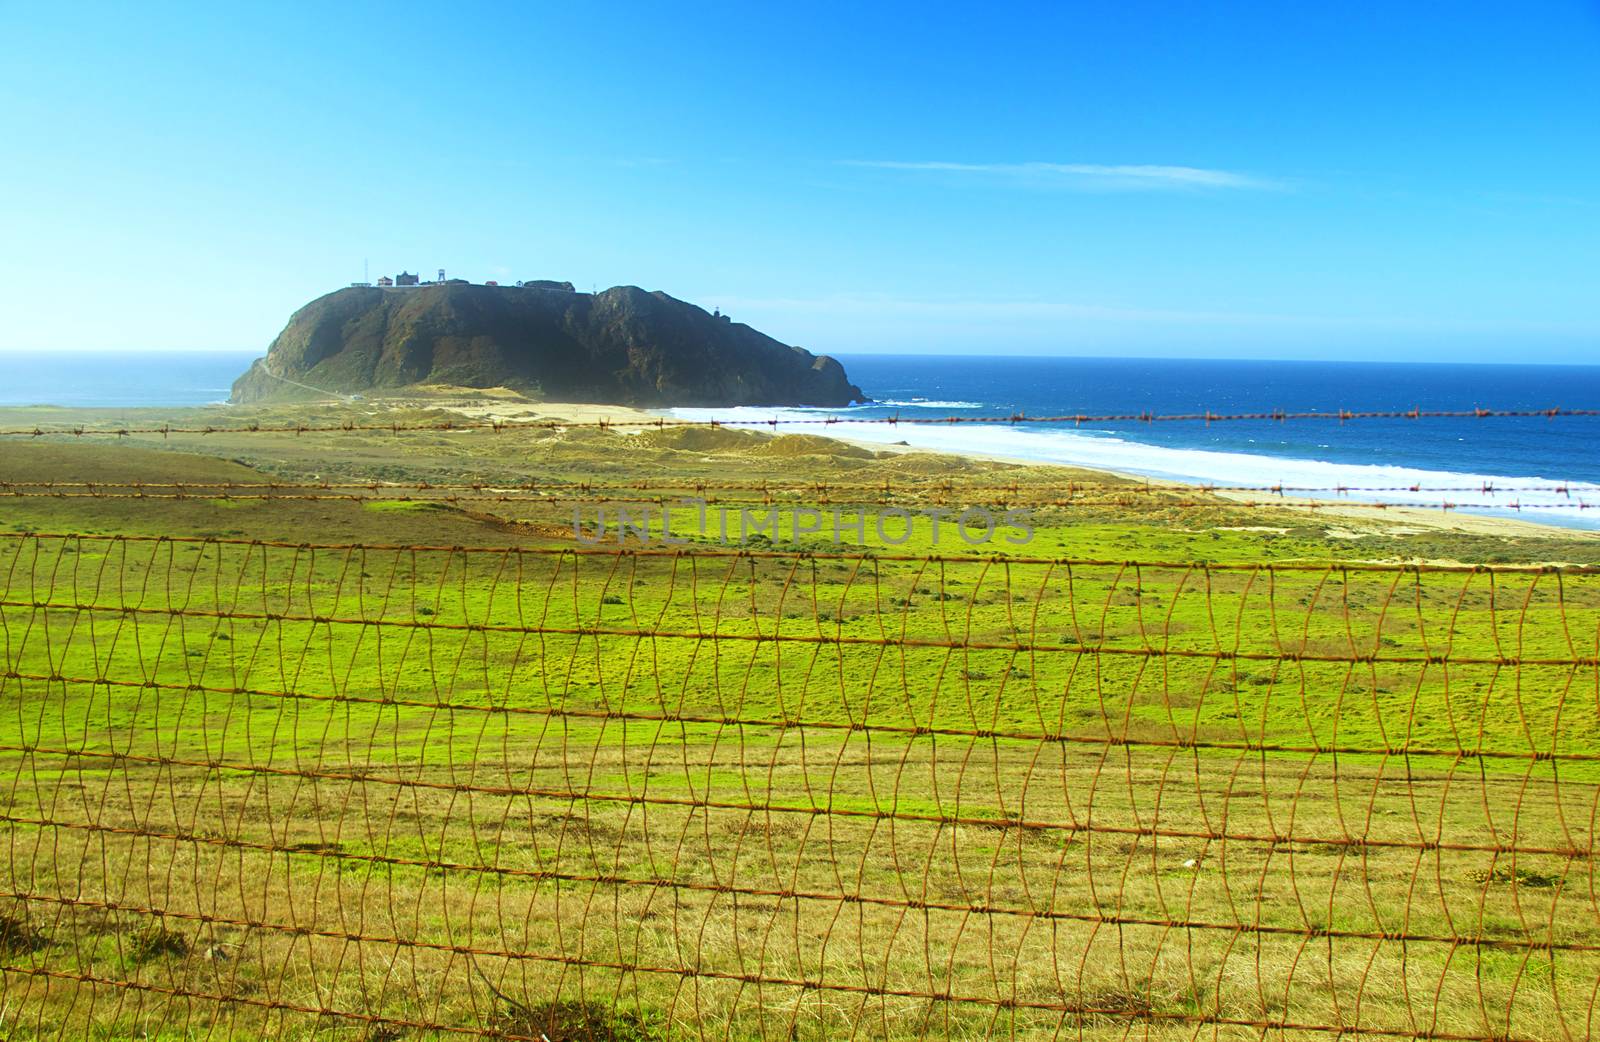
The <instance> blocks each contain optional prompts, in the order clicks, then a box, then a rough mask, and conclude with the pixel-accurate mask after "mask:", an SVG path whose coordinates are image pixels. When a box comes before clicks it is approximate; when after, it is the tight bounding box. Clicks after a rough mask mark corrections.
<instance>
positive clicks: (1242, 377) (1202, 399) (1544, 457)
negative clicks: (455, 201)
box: [0, 351, 1600, 527]
mask: <svg viewBox="0 0 1600 1042" xmlns="http://www.w3.org/2000/svg"><path fill="white" fill-rule="evenodd" d="M258 354H259V352H257V351H217V352H188V353H179V352H165V353H131V352H116V353H112V352H106V353H98V354H91V353H70V354H44V353H24V352H13V353H0V405H36V404H54V405H63V406H77V407H104V408H129V407H138V406H184V405H203V404H209V403H215V402H221V401H223V400H225V399H226V398H227V395H228V389H229V385H230V384H231V383H232V381H233V379H234V378H235V377H237V376H238V375H239V374H240V373H242V372H244V370H245V369H246V368H247V367H248V365H249V363H250V361H251V360H252V359H253V358H255V357H256V356H257V355H258ZM841 361H842V362H844V364H845V366H846V368H847V370H848V371H849V373H850V378H851V379H852V380H853V381H855V382H856V383H857V384H859V385H860V386H861V388H862V389H863V390H864V391H865V392H866V393H867V394H868V395H870V396H871V397H872V398H873V399H874V400H875V401H874V404H871V405H864V406H856V407H853V408H849V409H771V408H747V409H715V410H708V409H678V410H674V412H675V413H676V414H677V415H680V416H683V417H686V418H713V417H715V418H721V419H741V420H750V419H767V418H774V417H776V418H779V419H812V420H815V419H824V418H836V419H838V420H839V421H841V422H839V423H837V424H835V425H831V426H829V427H826V428H821V427H809V426H807V427H797V428H793V429H795V430H808V431H818V432H822V433H832V434H835V435H839V436H842V437H850V438H855V439H859V440H863V441H875V442H880V443H890V442H897V441H905V442H908V443H910V444H912V445H921V446H926V447H929V448H937V449H943V450H948V451H955V452H975V453H983V454H988V455H995V456H1006V457H1014V458H1019V459H1029V460H1039V461H1048V462H1056V463H1066V464H1076V465H1080V466H1086V467H1099V468H1105V469H1110V470H1116V471H1121V472H1124V473H1130V474H1139V475H1145V476H1148V477H1151V478H1157V479H1164V480H1176V481H1188V482H1195V483H1209V484H1217V485H1259V486H1273V485H1283V486H1286V487H1302V488H1317V489H1334V488H1339V487H1346V488H1350V489H1353V491H1350V492H1348V493H1343V494H1333V493H1325V494H1323V495H1321V496H1320V497H1319V498H1330V497H1332V498H1341V497H1342V498H1349V499H1360V500H1366V501H1382V502H1392V503H1415V504H1419V505H1427V506H1439V505H1441V504H1445V503H1448V504H1451V506H1452V508H1453V509H1460V510H1470V511H1476V512H1484V513H1492V514H1506V515H1515V516H1521V517H1525V518H1528V519H1530V520H1539V521H1544V522H1547V523H1556V524H1566V525H1575V526H1582V527H1600V419H1597V418H1587V417H1565V418H1559V419H1544V418H1530V419H1521V418H1490V419H1430V420H1355V421H1351V422H1348V423H1342V424H1341V423H1339V422H1337V421H1331V420H1297V421H1290V422H1285V423H1273V422H1270V421H1238V422H1233V421H1229V422H1221V423H1213V424H1210V425H1206V424H1204V423H1199V422H1184V423H1156V424H1145V423H1139V422H1136V421H1135V422H1123V423H1096V424H1092V425H1085V426H1074V425H1071V424H1060V425H1049V424H1031V423H1030V424H955V425H942V426H920V425H913V424H898V425H888V424H865V423H859V422H857V421H860V420H866V419H883V418H887V417H892V416H899V417H902V418H912V417H923V418H928V417H944V416H1012V415H1015V414H1018V413H1021V414H1024V415H1031V416H1047V415H1062V414H1080V413H1081V414H1105V413H1142V412H1150V413H1157V414H1172V413H1192V412H1205V411H1207V410H1209V411H1211V412H1213V413H1235V412H1271V411H1273V410H1276V409H1282V410H1285V411H1290V412H1299V411H1337V410H1339V409H1349V410H1359V411H1369V410H1370V411H1391V410H1395V411H1399V410H1407V409H1413V408H1420V409H1423V410H1430V409H1431V410H1461V409H1474V408H1487V409H1548V408H1553V407H1563V408H1570V409H1593V408H1600V366H1525V365H1455V364H1433V365H1420V364H1398V363H1395V364H1386V363H1365V362H1282V361H1218V360H1160V359H1116V358H1008V357H950V356H907V355H846V356H841ZM1415 485H1420V486H1423V487H1424V488H1425V489H1441V488H1448V489H1467V490H1477V489H1482V488H1483V486H1485V485H1489V486H1492V487H1493V489H1494V491H1493V492H1492V493H1487V494H1486V493H1483V492H1481V491H1450V492H1434V491H1425V492H1417V493H1412V492H1407V491H1393V490H1395V489H1400V490H1405V489H1409V488H1411V487H1412V486H1415ZM1550 486H1565V487H1566V489H1567V491H1565V492H1552V491H1548V490H1547V489H1548V488H1549V487H1550ZM1361 489H1380V490H1384V491H1373V492H1367V491H1359V490H1361ZM1590 507H1592V508H1593V509H1590Z"/></svg>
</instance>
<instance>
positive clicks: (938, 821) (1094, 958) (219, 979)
mask: <svg viewBox="0 0 1600 1042" xmlns="http://www.w3.org/2000/svg"><path fill="white" fill-rule="evenodd" d="M79 487H80V488H86V487H88V486H79ZM0 648H3V652H0V763H3V764H4V767H3V768H0V783H3V786H4V787H3V789H0V851H3V855H0V1023H3V1025H4V1034H5V1035H6V1037H8V1038H25V1039H44V1038H50V1039H62V1040H65V1039H77V1038H84V1037H132V1036H140V1037H151V1038H200V1037H216V1038H235V1037H237V1038H250V1037H274V1038H294V1039H298V1038H306V1039H309V1038H313V1037H315V1038H323V1037H343V1038H351V1039H371V1040H379V1039H382V1040H397V1039H400V1038H412V1037H416V1038H431V1037H447V1036H464V1037H477V1038H496V1039H517V1040H527V1042H542V1040H548V1042H564V1040H568V1039H626V1040H630V1042H632V1040H643V1039H656V1038H662V1039H665V1038H678V1037H684V1038H719V1039H729V1040H732V1039H746V1038H748V1039H785V1040H788V1039H797V1040H798V1039H823V1038H828V1039H832V1038H840V1037H852V1038H854V1037H860V1038H884V1039H900V1038H916V1037H939V1038H947V1037H1006V1038H1063V1037H1071V1038H1101V1037H1105V1038H1119V1039H1122V1038H1128V1037H1130V1036H1133V1035H1137V1036H1139V1037H1146V1038H1149V1037H1159V1038H1167V1037H1171V1038H1174V1039H1178V1038H1183V1039H1194V1038H1199V1037H1209V1038H1233V1037H1238V1038H1246V1037H1249V1038H1265V1037H1272V1038H1324V1037H1330V1036H1355V1037H1372V1038H1431V1039H1453V1040H1469V1039H1472V1040H1484V1042H1490V1040H1493V1042H1500V1040H1513V1039H1515V1040H1522V1039H1528V1040H1532V1039H1581V1038H1587V1037H1591V1036H1592V1035H1593V1034H1594V1032H1595V1029H1596V1027H1597V1021H1596V1017H1597V1011H1600V983H1597V982H1600V878H1597V872H1596V868H1595V855H1596V829H1597V826H1600V567H1593V566H1565V567H1560V566H1539V565H1528V566H1516V565H1496V566H1467V565H1448V564H1415V565H1395V564H1382V563H1375V562H1352V563H1339V564H1330V563H1311V562H1284V563H1281V564H1278V563H1265V562H1251V561H1238V562H1217V563H1198V562H1185V561H1115V560H1083V559H1073V558H1052V557H1047V556H1023V555H1020V554H1014V555H1009V556H1005V555H996V554H993V553H968V554H949V555H939V556H931V555H926V554H923V555H918V554H911V553H904V554H892V553H881V552H879V553H872V554H864V553H861V552H843V551H840V552H815V551H807V552H801V551H798V550H788V551H785V550H778V549H773V550H763V551H754V550H750V549H746V548H742V547H712V546H696V547H694V548H692V549H691V548H670V549H669V548H661V547H648V546H641V547H599V546H572V545H561V546H533V547H487V546H480V547H449V546H433V547H428V546H416V545H408V544H392V545H377V544H371V543H342V544H341V543H331V542H324V543H313V542H305V543H293V542H280V541H265V540H258V539H250V538H231V537H224V536H218V537H199V536H197V537H170V536H161V535H91V534H80V533H54V534H51V533H0Z"/></svg>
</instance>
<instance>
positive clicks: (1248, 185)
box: [839, 159, 1287, 191]
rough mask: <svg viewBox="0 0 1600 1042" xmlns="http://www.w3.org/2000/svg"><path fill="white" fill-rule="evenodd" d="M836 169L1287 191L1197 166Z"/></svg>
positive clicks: (886, 162)
mask: <svg viewBox="0 0 1600 1042" xmlns="http://www.w3.org/2000/svg"><path fill="white" fill-rule="evenodd" d="M839 165H840V166H855V167H869V168H872V169H877V170H909V171H920V172H924V173H946V174H973V175H978V176H988V177H999V178H1006V179H1008V180H1014V181H1026V182H1031V183H1034V184H1049V185H1057V186H1065V187H1070V188H1083V189H1123V190H1129V189H1131V190H1144V191H1161V190H1170V189H1177V188H1227V189H1254V190H1257V191H1262V190H1282V189H1284V188H1286V187H1287V185H1286V184H1285V183H1284V182H1282V181H1279V180H1276V179H1274V178H1269V177H1257V176H1255V175H1253V174H1241V173H1236V172H1234V171H1232V170H1210V169H1207V168H1205V167H1198V166H1166V165H1155V164H1123V165H1107V164H1101V163H949V162H905V161H901V160H892V159H841V160H839Z"/></svg>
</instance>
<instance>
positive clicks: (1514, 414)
mask: <svg viewBox="0 0 1600 1042" xmlns="http://www.w3.org/2000/svg"><path fill="white" fill-rule="evenodd" d="M1597 416H1600V409H1563V408H1549V409H1483V408H1475V409H1420V408H1419V409H1398V410H1351V409H1338V410H1334V411H1331V412H1328V411H1298V412H1289V411H1286V410H1276V409H1275V410H1270V411H1267V412H1233V413H1225V412H1211V411H1209V410H1208V411H1205V412H1195V413H1150V412H1138V413H1101V414H1089V413H1067V414H1062V415H1056V416H1026V415H1023V414H1021V413H1014V414H1011V415H1006V416H940V417H931V416H929V417H911V416H878V417H860V418H858V417H840V416H818V417H809V416H790V417H780V416H773V417H769V418H767V419H722V420H691V419H677V418H673V417H667V416H654V417H650V418H649V419H643V418H638V419H617V420H610V419H601V420H577V421H572V420H560V419H546V420H507V419H492V420H472V419H458V420H435V421H432V422H404V423H402V422H398V421H396V422H391V423H361V422H357V421H355V420H341V421H339V422H337V423H321V424H318V423H242V424H232V425H230V424H201V425H199V426H184V425H182V424H170V423H162V424H153V425H146V426H136V425H117V424H107V425H106V426H100V427H95V426H89V425H75V426H71V427H42V426H36V427H13V428H7V429H0V437H21V438H39V437H45V436H49V435H69V436H77V437H86V436H90V435H116V436H127V435H134V434H142V435H150V434H159V435H163V436H165V435H172V434H201V435H205V434H317V433H337V432H356V431H365V432H375V433H376V432H391V433H401V432H415V431H435V432H439V431H489V432H494V433H500V432H504V431H518V430H564V429H569V428H583V427H592V428H599V429H609V430H619V429H629V430H632V429H649V428H656V429H665V428H669V427H734V428H743V427H765V428H769V429H772V430H776V429H778V428H780V427H797V426H798V427H809V426H823V427H831V426H836V425H838V424H841V423H849V424H860V423H864V424H873V425H888V426H891V427H892V426H900V425H905V426H918V427H923V426H948V425H956V424H987V425H1001V426H1007V425H1013V424H1027V423H1046V424H1054V425H1058V426H1059V425H1063V424H1071V425H1073V426H1082V425H1083V424H1086V423H1145V424H1155V423H1204V424H1212V423H1239V422H1272V423H1286V422H1290V421H1324V422H1328V421H1331V422H1336V423H1350V422H1353V421H1356V420H1446V419H1478V420H1489V419H1549V420H1554V419H1573V418H1581V417H1589V418H1593V417H1597Z"/></svg>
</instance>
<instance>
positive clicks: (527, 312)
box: [230, 283, 865, 406]
mask: <svg viewBox="0 0 1600 1042" xmlns="http://www.w3.org/2000/svg"><path fill="white" fill-rule="evenodd" d="M553 285H558V284H548V283H547V284H534V285H526V286H515V287H513V286H473V285H464V284H445V285H435V286H422V287H418V288H415V289H379V288H373V287H361V286H356V287H350V288H348V289H341V290H338V291H337V292H334V293H329V294H328V295H327V296H324V297H319V298H317V299H316V300H313V301H312V302H311V303H309V304H307V305H306V306H305V307H302V308H301V309H300V310H299V311H296V312H295V313H294V315H293V316H291V317H290V319H289V324H288V325H287V326H286V327H285V328H284V330H283V332H281V333H279V334H278V337H277V339H275V340H274V341H273V342H272V346H271V347H270V348H269V349H268V351H267V355H266V357H265V358H262V359H257V360H256V361H255V363H253V364H252V365H251V367H250V370H249V371H248V372H246V373H245V374H244V375H243V376H241V377H239V379H238V380H236V381H234V385H233V395H232V397H231V399H230V400H231V401H233V402H239V403H244V402H258V401H268V400H277V399H294V398H302V397H305V396H307V395H309V394H312V393H314V391H312V390H309V389H315V390H317V391H331V392H337V393H340V394H354V393H364V392H368V391H373V390H385V389H391V388H401V387H406V386H409V385H412V384H424V383H430V384H453V385H456V386H462V387H511V388H514V389H517V390H521V391H525V392H530V393H535V394H539V395H542V396H543V397H545V398H548V399H551V400H566V401H585V402H601V403H606V404H620V405H640V406H671V405H695V406H731V405H815V406H844V405H849V404H850V403H852V402H855V401H863V400H865V399H864V397H863V395H862V393H861V389H860V388H859V387H856V386H855V385H853V384H851V383H850V381H849V380H848V379H847V378H846V376H845V371H844V367H843V366H841V365H840V364H839V363H838V362H836V361H835V360H833V359H832V358H829V357H827V356H826V355H821V356H819V355H813V354H811V352H809V351H805V350H802V349H801V348H798V347H790V346H788V345H786V344H782V343H779V342H778V341H776V340H774V339H773V338H771V337H769V336H767V335H766V334H764V333H761V332H759V331H757V330H754V329H751V328H750V327H749V326H746V325H742V324H740V323H735V322H730V321H728V320H727V319H726V318H722V317H715V316H712V315H710V314H708V313H707V312H706V311H704V310H703V309H701V308H698V307H696V306H694V305H693V304H689V303H686V302H684V301H681V300H677V299H676V298H673V297H669V296H667V295H666V294H665V293H659V292H658V293H647V292H645V291H644V290H642V289H639V288H638V287H636V286H617V287H614V288H612V289H608V290H605V291H604V292H601V293H593V294H591V293H574V292H571V291H569V290H566V289H564V288H548V287H550V286H553Z"/></svg>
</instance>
